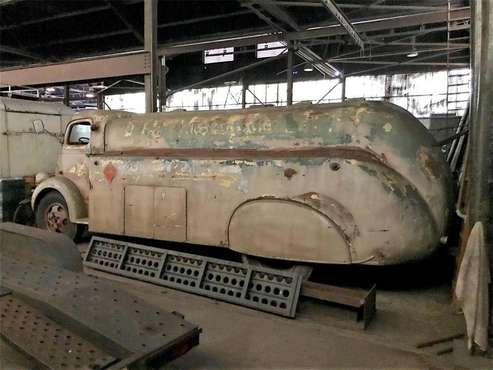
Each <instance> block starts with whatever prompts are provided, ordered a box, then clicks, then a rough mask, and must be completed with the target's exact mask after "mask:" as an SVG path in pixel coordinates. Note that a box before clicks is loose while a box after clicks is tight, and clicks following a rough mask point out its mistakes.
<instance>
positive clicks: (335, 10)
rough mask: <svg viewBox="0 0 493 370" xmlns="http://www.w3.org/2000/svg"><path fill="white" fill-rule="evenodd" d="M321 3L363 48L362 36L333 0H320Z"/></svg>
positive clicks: (362, 48)
mask: <svg viewBox="0 0 493 370" xmlns="http://www.w3.org/2000/svg"><path fill="white" fill-rule="evenodd" d="M321 2H322V4H323V5H324V6H325V7H326V8H327V10H329V11H330V12H331V13H332V15H334V17H336V19H337V20H338V21H339V23H340V24H341V26H342V27H344V28H345V29H346V31H347V33H348V34H349V36H351V38H352V39H353V40H354V42H355V43H356V44H357V45H358V46H359V47H360V48H361V50H364V49H365V42H364V41H363V38H362V37H361V36H360V34H359V33H358V31H357V30H356V29H355V28H354V27H353V25H352V24H351V21H350V20H349V19H348V18H347V17H346V15H345V14H344V13H343V12H342V10H341V9H339V7H338V6H337V4H336V3H335V1H333V0H321Z"/></svg>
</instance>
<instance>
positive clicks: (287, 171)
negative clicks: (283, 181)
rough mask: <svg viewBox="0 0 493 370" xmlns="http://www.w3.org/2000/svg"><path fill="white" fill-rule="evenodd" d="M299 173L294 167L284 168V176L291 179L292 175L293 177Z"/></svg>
mask: <svg viewBox="0 0 493 370" xmlns="http://www.w3.org/2000/svg"><path fill="white" fill-rule="evenodd" d="M297 173H298V172H297V171H296V170H295V169H293V168H286V169H285V170H284V176H286V177H287V178H288V179H289V180H291V177H293V176H294V175H296V174H297Z"/></svg>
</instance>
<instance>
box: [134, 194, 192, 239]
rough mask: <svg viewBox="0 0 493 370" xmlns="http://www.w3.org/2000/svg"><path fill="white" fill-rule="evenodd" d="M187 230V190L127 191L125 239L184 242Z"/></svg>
mask: <svg viewBox="0 0 493 370" xmlns="http://www.w3.org/2000/svg"><path fill="white" fill-rule="evenodd" d="M186 226H187V222H186V190H185V189H183V188H175V187H165V186H138V185H131V186H126V187H125V235H129V236H138V237H142V238H152V239H159V240H172V241H180V242H182V241H185V240H186V239H187V235H186Z"/></svg>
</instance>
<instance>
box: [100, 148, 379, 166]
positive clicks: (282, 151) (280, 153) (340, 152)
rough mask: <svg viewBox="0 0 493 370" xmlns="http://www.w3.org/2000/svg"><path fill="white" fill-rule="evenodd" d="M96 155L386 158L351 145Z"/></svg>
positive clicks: (229, 157) (172, 149)
mask: <svg viewBox="0 0 493 370" xmlns="http://www.w3.org/2000/svg"><path fill="white" fill-rule="evenodd" d="M93 155H94V156H98V155H102V156H109V157H111V156H118V157H120V156H127V157H132V156H142V157H169V158H184V159H281V158H323V157H339V158H345V159H354V160H359V161H364V162H374V163H379V164H385V161H384V160H383V159H382V158H381V157H380V156H379V155H378V154H376V153H375V152H373V151H371V150H369V149H362V148H359V147H348V146H340V147H339V146H333V147H304V148H278V149H229V148H220V149H210V148H176V149H175V148H163V149H130V150H125V151H106V152H104V153H102V154H93Z"/></svg>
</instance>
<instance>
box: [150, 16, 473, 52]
mask: <svg viewBox="0 0 493 370" xmlns="http://www.w3.org/2000/svg"><path fill="white" fill-rule="evenodd" d="M451 14H452V17H455V18H456V17H465V18H470V16H471V11H470V8H469V7H465V8H459V9H454V10H452V11H451ZM445 22H447V11H446V10H445V11H443V10H438V11H432V12H421V13H416V14H408V15H401V16H394V17H382V18H378V19H373V20H370V19H360V20H357V21H353V22H352V24H353V26H354V27H355V28H356V30H357V31H358V32H360V33H364V32H375V31H388V30H390V29H400V28H407V27H414V26H425V25H427V24H435V23H445ZM437 30H446V28H440V29H437ZM413 32H414V31H413ZM416 32H417V33H419V32H421V31H418V30H417V31H416ZM345 34H346V30H345V29H344V28H343V27H342V26H341V25H340V24H338V23H332V24H329V25H325V26H317V27H311V28H308V29H307V30H305V31H300V32H290V33H287V34H284V33H282V32H268V31H267V30H265V31H249V32H246V31H243V32H234V33H232V34H229V35H222V37H221V36H219V35H218V36H216V37H214V38H211V37H206V38H197V39H195V40H187V41H184V42H177V43H168V44H163V45H161V46H160V48H159V50H158V53H159V54H165V55H168V56H170V55H179V54H186V53H194V52H199V51H203V50H207V49H216V48H223V47H228V46H234V47H242V46H249V45H254V44H258V43H263V42H272V41H287V40H309V39H314V38H322V37H332V36H339V35H345ZM389 36H391V34H389ZM395 36H396V37H398V36H402V32H401V33H395ZM374 37H377V36H376V35H375V36H374ZM378 37H382V36H378Z"/></svg>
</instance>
